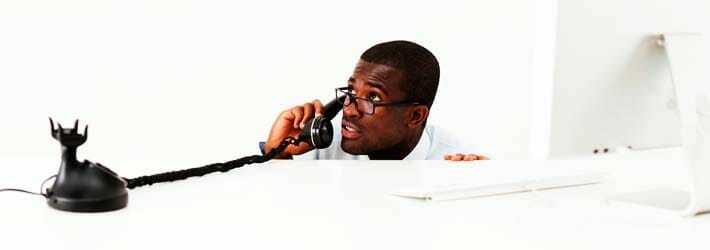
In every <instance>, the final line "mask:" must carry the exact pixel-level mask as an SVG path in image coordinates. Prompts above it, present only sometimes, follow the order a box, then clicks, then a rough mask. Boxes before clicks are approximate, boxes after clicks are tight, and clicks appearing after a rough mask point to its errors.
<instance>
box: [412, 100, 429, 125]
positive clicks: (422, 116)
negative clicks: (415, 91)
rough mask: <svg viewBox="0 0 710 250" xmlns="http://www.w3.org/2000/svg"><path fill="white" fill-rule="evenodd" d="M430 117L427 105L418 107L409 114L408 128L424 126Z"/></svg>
mask: <svg viewBox="0 0 710 250" xmlns="http://www.w3.org/2000/svg"><path fill="white" fill-rule="evenodd" d="M428 116H429V108H428V107H427V106H426V105H416V106H414V107H413V108H412V110H411V112H409V117H408V120H407V126H409V127H410V128H413V127H417V126H419V125H422V124H424V121H426V118H427V117H428Z"/></svg>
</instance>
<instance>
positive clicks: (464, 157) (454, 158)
mask: <svg viewBox="0 0 710 250" xmlns="http://www.w3.org/2000/svg"><path fill="white" fill-rule="evenodd" d="M444 160H447V161H480V160H490V159H489V158H488V157H486V156H483V155H477V154H467V155H464V154H453V155H448V154H447V155H444Z"/></svg>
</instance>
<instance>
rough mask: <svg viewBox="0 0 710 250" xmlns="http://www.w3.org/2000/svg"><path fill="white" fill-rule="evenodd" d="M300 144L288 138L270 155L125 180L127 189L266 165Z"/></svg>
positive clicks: (247, 157) (270, 152) (294, 139)
mask: <svg viewBox="0 0 710 250" xmlns="http://www.w3.org/2000/svg"><path fill="white" fill-rule="evenodd" d="M300 142H301V141H300V140H298V139H296V138H293V137H286V138H285V139H284V140H283V141H282V142H281V144H280V145H279V146H278V147H276V148H274V149H272V150H271V151H269V153H267V154H265V155H252V156H246V157H242V158H239V159H236V160H232V161H228V162H224V163H213V164H209V165H206V166H202V167H196V168H190V169H184V170H178V171H171V172H165V173H160V174H154V175H146V176H141V177H136V178H133V179H127V178H123V179H124V180H125V181H126V183H127V185H126V187H127V188H129V189H133V188H136V187H140V186H145V185H153V184H154V183H160V182H172V181H177V180H184V179H187V178H190V177H194V176H203V175H206V174H209V173H214V172H227V171H229V170H232V169H235V168H239V167H242V166H244V165H247V164H252V163H264V162H266V161H269V160H271V159H273V158H274V157H276V155H277V154H279V153H281V152H283V151H284V149H286V147H288V146H289V145H291V144H293V145H297V144H298V143H300Z"/></svg>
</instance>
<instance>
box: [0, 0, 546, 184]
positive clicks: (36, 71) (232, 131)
mask: <svg viewBox="0 0 710 250" xmlns="http://www.w3.org/2000/svg"><path fill="white" fill-rule="evenodd" d="M534 12H535V8H534V2H533V1H527V0H505V1H445V2H441V1H437V2H436V3H434V2H431V1H387V2H381V1H351V2H346V3H340V2H337V3H336V2H331V1H172V0H171V1H36V0H31V1H3V2H1V3H0V36H1V38H0V84H1V86H2V88H1V91H0V117H1V119H2V122H0V159H28V158H33V159H34V158H41V159H47V158H48V159H52V158H58V157H59V144H58V143H57V142H55V141H54V140H53V139H52V138H51V137H50V134H49V122H48V119H47V117H48V116H51V117H53V118H55V120H57V121H60V122H62V123H63V124H64V125H65V126H70V124H72V123H73V121H74V119H76V118H79V119H80V120H81V124H82V126H83V124H86V123H88V124H89V140H88V142H87V143H86V144H85V145H84V146H82V147H81V148H80V156H79V158H88V159H90V160H94V161H100V162H103V163H106V164H107V165H108V166H110V165H111V164H110V162H112V161H118V160H128V159H147V160H160V159H166V158H170V159H177V160H185V161H188V162H194V163H207V162H215V161H224V160H228V159H232V158H236V157H239V156H243V155H247V154H253V153H257V152H258V151H257V142H258V141H262V140H264V139H265V138H266V136H267V134H268V131H269V128H270V126H271V124H272V122H273V121H274V119H275V118H276V116H277V114H278V113H279V112H280V111H282V110H284V109H287V108H289V107H291V106H294V105H299V104H302V103H304V102H306V101H311V100H312V99H314V98H319V99H321V100H324V101H327V100H330V99H332V98H333V97H332V96H333V94H334V91H333V89H334V88H335V87H338V86H342V85H344V84H345V80H346V79H347V77H349V75H350V73H351V72H352V69H353V67H354V65H355V63H356V61H357V60H358V58H359V56H360V54H361V53H362V52H363V51H364V50H365V49H367V48H368V47H370V46H372V45H374V44H376V43H379V42H384V41H389V40H396V39H404V40H411V41H415V42H418V43H420V44H422V45H423V46H425V47H427V48H428V49H430V50H431V51H432V52H433V53H434V54H435V55H436V56H437V57H438V59H439V61H440V64H441V81H440V87H439V92H438V94H437V99H436V102H435V104H434V106H433V110H432V115H431V120H430V121H431V123H432V124H436V125H438V126H440V127H442V128H444V129H447V130H449V131H450V132H452V133H454V134H457V135H460V138H461V139H462V140H465V141H466V142H467V143H470V144H472V145H475V146H476V147H478V148H480V149H481V150H482V151H483V153H487V154H491V155H493V156H495V158H498V159H510V158H525V157H527V155H528V144H529V143H528V142H529V137H530V128H529V123H530V122H529V120H530V113H531V105H530V104H531V102H532V97H531V94H530V91H531V80H530V78H531V70H532V68H531V63H532V54H533V47H534V46H533V41H534V36H533V35H534V19H535V17H534ZM550 13H554V12H552V11H550ZM126 167H129V166H121V167H118V169H119V170H118V171H120V169H121V168H126ZM113 168H117V167H115V166H114V167H113Z"/></svg>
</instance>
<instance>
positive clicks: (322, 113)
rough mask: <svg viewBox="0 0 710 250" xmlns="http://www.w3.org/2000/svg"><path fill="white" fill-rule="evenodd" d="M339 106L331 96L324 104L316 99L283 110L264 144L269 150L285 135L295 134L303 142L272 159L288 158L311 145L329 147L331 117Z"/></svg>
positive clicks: (304, 151) (309, 147) (331, 127)
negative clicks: (330, 99)
mask: <svg viewBox="0 0 710 250" xmlns="http://www.w3.org/2000/svg"><path fill="white" fill-rule="evenodd" d="M341 109H342V104H340V103H339V102H338V101H336V100H335V99H333V100H332V101H330V102H329V103H328V104H326V105H325V106H323V104H322V103H321V102H320V101H319V100H317V99H316V100H314V101H313V102H309V103H305V104H303V105H300V106H295V107H293V108H290V109H287V110H284V111H283V112H281V114H279V116H278V117H277V118H276V121H275V122H274V125H273V126H272V127H271V132H270V133H269V138H268V139H267V141H266V144H265V146H264V152H265V153H268V152H269V151H270V150H271V149H272V148H275V147H277V146H278V145H279V144H280V143H281V142H282V141H283V140H284V138H286V137H294V138H298V139H301V140H303V141H304V142H306V143H300V144H298V145H291V146H289V147H287V148H286V149H285V150H284V152H282V153H281V154H279V155H277V156H276V157H275V159H289V158H291V156H293V155H300V154H303V153H306V152H308V151H311V150H313V148H314V147H317V148H325V147H328V146H329V145H330V143H331V141H332V139H333V138H332V137H333V126H332V125H331V124H330V120H331V119H333V117H335V115H337V114H338V112H339V111H340V110H341Z"/></svg>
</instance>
